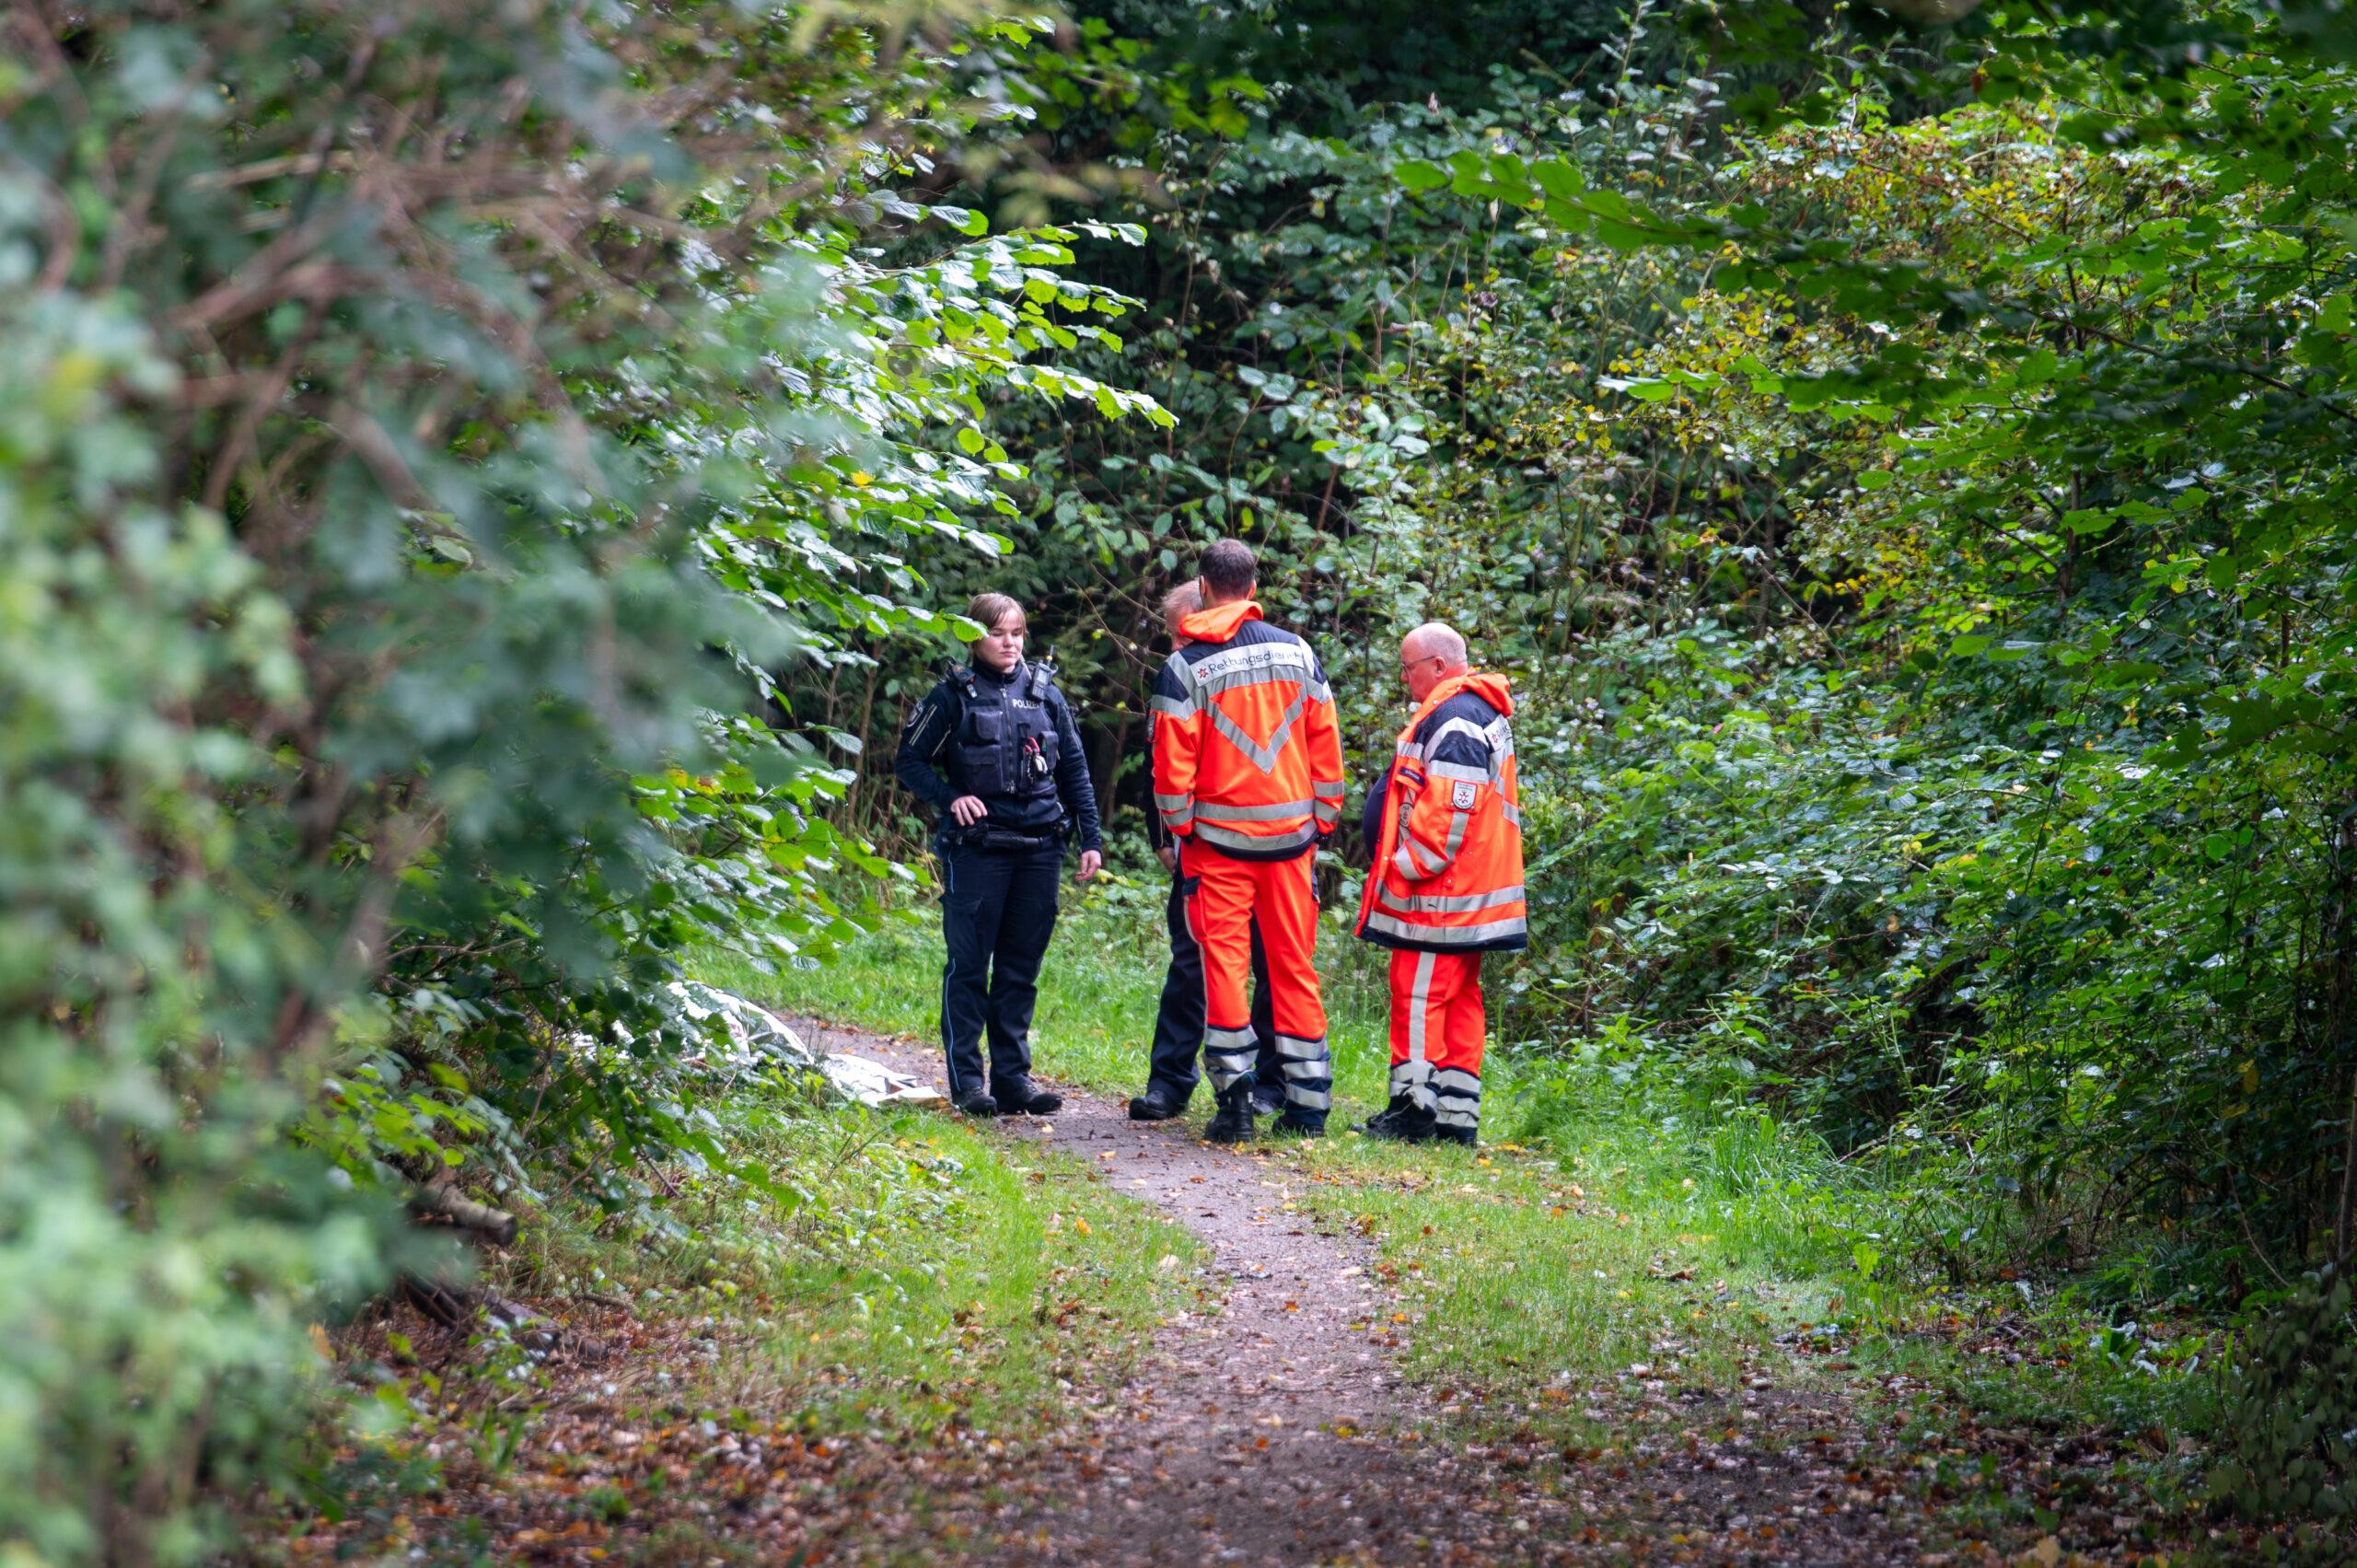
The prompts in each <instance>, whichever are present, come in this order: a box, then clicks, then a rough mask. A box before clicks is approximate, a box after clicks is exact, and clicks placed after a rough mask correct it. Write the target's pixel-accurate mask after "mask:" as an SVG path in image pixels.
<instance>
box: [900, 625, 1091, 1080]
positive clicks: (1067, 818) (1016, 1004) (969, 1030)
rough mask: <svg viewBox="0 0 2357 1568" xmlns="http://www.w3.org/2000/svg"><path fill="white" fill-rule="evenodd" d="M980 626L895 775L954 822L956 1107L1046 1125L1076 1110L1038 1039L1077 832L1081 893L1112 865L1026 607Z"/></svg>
mask: <svg viewBox="0 0 2357 1568" xmlns="http://www.w3.org/2000/svg"><path fill="white" fill-rule="evenodd" d="M967 614H968V615H970V617H971V618H972V619H973V620H975V621H978V622H980V623H981V625H982V626H983V627H984V628H986V630H985V631H984V632H983V633H982V634H981V637H980V638H978V639H976V641H975V642H974V644H973V660H972V662H971V663H970V664H964V665H958V666H953V667H952V668H951V669H950V671H949V674H948V675H947V676H946V677H945V678H944V679H943V680H942V682H941V684H940V685H938V686H936V687H935V688H934V689H933V691H931V692H930V693H929V694H927V696H926V697H925V700H924V701H923V702H922V703H918V704H917V705H916V708H915V711H913V712H912V713H911V714H909V720H908V723H906V724H905V725H903V726H900V756H899V757H898V758H897V759H896V760H895V761H894V762H893V764H892V772H894V773H895V774H897V775H898V776H899V778H900V782H901V783H902V784H906V785H908V786H909V789H910V790H911V793H913V794H914V795H915V796H917V797H918V798H919V799H921V800H923V801H924V802H925V804H927V805H929V806H931V807H933V808H934V809H935V811H937V812H939V813H940V814H941V826H940V830H939V833H938V835H937V836H936V838H935V848H936V849H938V851H939V852H940V855H941V877H942V898H941V934H942V936H943V938H944V939H945V940H946V943H947V944H948V947H949V960H948V962H947V963H946V964H945V965H944V966H943V967H942V971H941V1043H942V1045H943V1047H944V1048H945V1049H946V1051H948V1053H949V1098H950V1099H951V1100H952V1101H953V1102H954V1103H955V1104H956V1105H957V1107H958V1109H960V1110H962V1111H964V1112H965V1113H966V1114H967V1115H969V1116H992V1115H997V1114H1001V1113H1004V1114H1005V1115H1009V1116H1013V1115H1017V1114H1021V1113H1026V1112H1028V1113H1029V1114H1032V1115H1037V1116H1044V1115H1046V1114H1048V1113H1049V1112H1050V1111H1052V1110H1056V1109H1060V1108H1061V1107H1062V1104H1063V1101H1062V1100H1061V1099H1059V1098H1057V1097H1056V1096H1054V1095H1051V1094H1044V1093H1042V1092H1040V1091H1039V1090H1038V1089H1035V1088H1033V1087H1032V1086H1031V1043H1030V1038H1029V1037H1030V1030H1031V1007H1032V1004H1033V1002H1034V1001H1036V1000H1037V998H1038V995H1039V984H1038V982H1039V961H1040V959H1042V958H1045V957H1046V956H1047V952H1048V937H1049V935H1050V934H1051V932H1053V931H1054V930H1055V928H1056V876H1057V873H1058V872H1059V870H1060V869H1061V868H1062V865H1063V857H1064V844H1065V842H1066V840H1067V839H1069V838H1070V837H1072V836H1073V835H1074V832H1075V830H1076V831H1077V833H1078V836H1079V839H1080V876H1079V880H1081V881H1084V882H1086V880H1088V878H1090V877H1094V876H1096V875H1097V867H1098V865H1101V864H1103V861H1104V853H1103V852H1104V841H1103V838H1102V836H1101V835H1100V834H1099V832H1098V830H1097V795H1096V791H1095V790H1094V789H1093V788H1091V786H1090V784H1089V782H1088V760H1087V758H1086V756H1084V755H1083V754H1082V752H1081V749H1080V732H1079V731H1078V730H1077V729H1075V728H1074V726H1073V722H1072V710H1071V709H1070V708H1069V707H1067V706H1066V705H1065V703H1064V699H1063V693H1062V692H1061V691H1057V690H1056V689H1055V686H1054V684H1053V682H1054V679H1055V672H1054V671H1053V670H1052V669H1051V668H1048V667H1047V666H1046V665H1043V664H1029V663H1026V662H1025V660H1024V657H1023V640H1024V637H1025V635H1026V634H1027V633H1028V630H1029V628H1028V625H1027V623H1026V622H1025V620H1024V616H1023V607H1022V606H1021V605H1019V604H1017V603H1016V602H1015V601H1014V600H1013V599H1011V598H1007V597H1006V596H1005V595H1004V594H982V595H981V596H979V597H978V598H975V600H974V602H973V604H972V606H971V607H970V608H969V610H967ZM945 773H946V777H945V776H944V775H945ZM986 982H987V990H985V983H986ZM985 1030H987V1031H988V1033H989V1035H990V1052H991V1064H990V1084H989V1086H988V1087H987V1088H985V1087H984V1086H983V1083H982V1058H981V1037H982V1035H983V1033H984V1032H985Z"/></svg>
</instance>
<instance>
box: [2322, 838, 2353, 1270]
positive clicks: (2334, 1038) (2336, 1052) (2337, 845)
mask: <svg viewBox="0 0 2357 1568" xmlns="http://www.w3.org/2000/svg"><path fill="white" fill-rule="evenodd" d="M2330 842H2331V844H2332V881H2331V883H2330V888H2331V891H2330V893H2329V894H2328V897H2327V900H2326V902H2325V913H2324V932H2323V935H2324V940H2323V942H2322V943H2320V944H2319V948H2320V951H2319V952H2318V954H2317V958H2319V959H2320V960H2321V961H2322V963H2323V965H2324V988H2323V989H2324V996H2323V1002H2324V1009H2323V1011H2324V1028H2323V1038H2322V1043H2323V1047H2324V1050H2325V1051H2327V1052H2328V1054H2329V1056H2331V1057H2334V1058H2338V1059H2339V1060H2340V1062H2341V1063H2344V1064H2349V1063H2351V1062H2352V1059H2357V1050H2352V1049H2351V1047H2352V1046H2357V798H2351V799H2348V800H2344V801H2342V802H2341V803H2340V809H2339V810H2338V811H2337V812H2335V813H2334V816H2333V821H2332V836H2331V840H2330ZM2351 1079H2352V1083H2351V1091H2350V1107H2349V1132H2348V1136H2347V1137H2346V1139H2344V1140H2343V1143H2342V1148H2341V1156H2340V1213H2339V1214H2337V1215H2336V1216H2335V1217H2334V1222H2333V1227H2332V1256H2333V1259H2334V1260H2335V1261H2336V1262H2340V1263H2342V1264H2346V1263H2347V1262H2348V1261H2349V1259H2350V1255H2351V1252H2352V1251H2357V1067H2352V1069H2351Z"/></svg>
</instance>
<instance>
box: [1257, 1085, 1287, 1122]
mask: <svg viewBox="0 0 2357 1568" xmlns="http://www.w3.org/2000/svg"><path fill="white" fill-rule="evenodd" d="M1284 1108H1285V1091H1284V1087H1283V1085H1280V1084H1263V1083H1261V1082H1260V1080H1259V1079H1258V1077H1257V1076H1256V1077H1255V1078H1254V1080H1253V1086H1252V1110H1253V1114H1255V1115H1257V1116H1274V1115H1276V1114H1277V1113H1278V1112H1279V1111H1282V1110H1283V1109H1284Z"/></svg>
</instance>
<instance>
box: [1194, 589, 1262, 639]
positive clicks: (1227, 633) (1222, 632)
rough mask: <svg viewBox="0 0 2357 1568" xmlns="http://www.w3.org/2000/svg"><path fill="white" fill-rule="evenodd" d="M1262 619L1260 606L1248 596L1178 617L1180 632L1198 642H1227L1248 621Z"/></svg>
mask: <svg viewBox="0 0 2357 1568" xmlns="http://www.w3.org/2000/svg"><path fill="white" fill-rule="evenodd" d="M1258 620H1260V606H1259V605H1258V604H1256V603H1254V602H1253V601H1252V600H1250V599H1248V598H1240V599H1237V600H1236V601H1235V602H1234V603H1232V604H1218V605H1213V606H1212V607H1211V608H1210V609H1208V610H1196V611H1194V612H1193V613H1192V614H1190V615H1182V616H1180V617H1179V635H1180V636H1182V637H1192V638H1193V639H1194V640H1195V641H1196V642H1198V643H1225V642H1226V641H1227V640H1228V639H1229V638H1230V637H1233V636H1235V635H1236V629H1237V627H1238V626H1241V625H1243V624H1244V623H1245V622H1246V621H1258Z"/></svg>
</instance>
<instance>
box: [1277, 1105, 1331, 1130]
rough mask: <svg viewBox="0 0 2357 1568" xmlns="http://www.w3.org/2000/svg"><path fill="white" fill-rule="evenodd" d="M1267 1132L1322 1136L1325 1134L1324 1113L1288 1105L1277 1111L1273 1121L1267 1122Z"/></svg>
mask: <svg viewBox="0 0 2357 1568" xmlns="http://www.w3.org/2000/svg"><path fill="white" fill-rule="evenodd" d="M1269 1132H1270V1133H1271V1135H1272V1136H1273V1135H1276V1134H1280V1133H1282V1134H1284V1135H1286V1136H1289V1137H1295V1138H1323V1137H1324V1136H1325V1135H1326V1113H1325V1112H1324V1111H1322V1110H1304V1109H1301V1107H1299V1106H1297V1105H1288V1106H1286V1107H1285V1108H1284V1109H1283V1110H1281V1111H1279V1112H1278V1113H1277V1119H1276V1120H1275V1121H1271V1122H1270V1123H1269Z"/></svg>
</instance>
